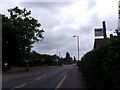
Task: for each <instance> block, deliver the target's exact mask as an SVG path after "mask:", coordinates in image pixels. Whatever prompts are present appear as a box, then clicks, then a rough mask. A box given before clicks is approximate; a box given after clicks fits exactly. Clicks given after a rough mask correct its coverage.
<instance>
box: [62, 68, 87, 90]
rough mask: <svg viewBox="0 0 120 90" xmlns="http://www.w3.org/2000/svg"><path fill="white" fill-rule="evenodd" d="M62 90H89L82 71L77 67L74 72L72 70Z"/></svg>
mask: <svg viewBox="0 0 120 90" xmlns="http://www.w3.org/2000/svg"><path fill="white" fill-rule="evenodd" d="M60 88H71V89H83V88H84V89H85V88H87V86H86V82H85V79H84V77H83V75H82V72H81V70H80V69H79V68H78V67H77V66H75V68H73V69H72V70H70V71H69V72H68V73H67V75H66V78H65V79H64V81H63V83H62V84H61V86H60Z"/></svg>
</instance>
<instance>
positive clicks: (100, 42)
mask: <svg viewBox="0 0 120 90" xmlns="http://www.w3.org/2000/svg"><path fill="white" fill-rule="evenodd" d="M104 41H105V40H104V38H101V39H95V41H94V49H95V48H98V47H100V46H102V45H103V44H104Z"/></svg>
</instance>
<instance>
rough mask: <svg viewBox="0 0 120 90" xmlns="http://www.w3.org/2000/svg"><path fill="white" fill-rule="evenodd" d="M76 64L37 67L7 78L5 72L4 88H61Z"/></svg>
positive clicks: (11, 89) (12, 89) (10, 89)
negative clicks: (62, 82)
mask: <svg viewBox="0 0 120 90" xmlns="http://www.w3.org/2000/svg"><path fill="white" fill-rule="evenodd" d="M74 67H75V64H71V65H64V66H53V67H44V68H40V67H38V68H36V69H33V70H30V71H28V72H25V73H22V74H16V75H14V76H11V77H7V78H5V76H4V74H3V81H2V88H3V90H4V89H8V90H15V89H17V88H28V89H29V88H31V89H32V88H33V89H35V88H36V89H37V88H53V89H55V88H59V87H60V85H61V81H62V80H63V79H64V78H65V76H66V74H67V73H68V72H69V71H70V70H71V69H73V68H74Z"/></svg>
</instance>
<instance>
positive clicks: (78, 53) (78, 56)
mask: <svg viewBox="0 0 120 90" xmlns="http://www.w3.org/2000/svg"><path fill="white" fill-rule="evenodd" d="M77 42H78V61H79V36H77Z"/></svg>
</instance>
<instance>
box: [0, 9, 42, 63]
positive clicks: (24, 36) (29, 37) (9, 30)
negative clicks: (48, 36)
mask: <svg viewBox="0 0 120 90" xmlns="http://www.w3.org/2000/svg"><path fill="white" fill-rule="evenodd" d="M8 12H9V13H10V17H6V16H5V15H2V26H3V27H2V30H3V38H2V41H3V61H5V60H7V62H8V61H9V62H11V63H12V64H16V63H17V62H19V63H20V64H21V63H22V62H23V60H24V58H25V57H26V56H27V55H29V52H30V50H31V48H32V44H33V43H35V42H37V41H39V40H42V39H43V35H42V34H43V32H44V30H43V29H40V26H41V24H40V23H39V22H38V20H36V19H35V18H33V17H31V16H30V14H31V11H27V10H26V9H25V8H24V9H23V10H22V9H19V8H18V7H15V8H13V9H8ZM6 57H8V58H7V59H6ZM28 57H29V56H28Z"/></svg>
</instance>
